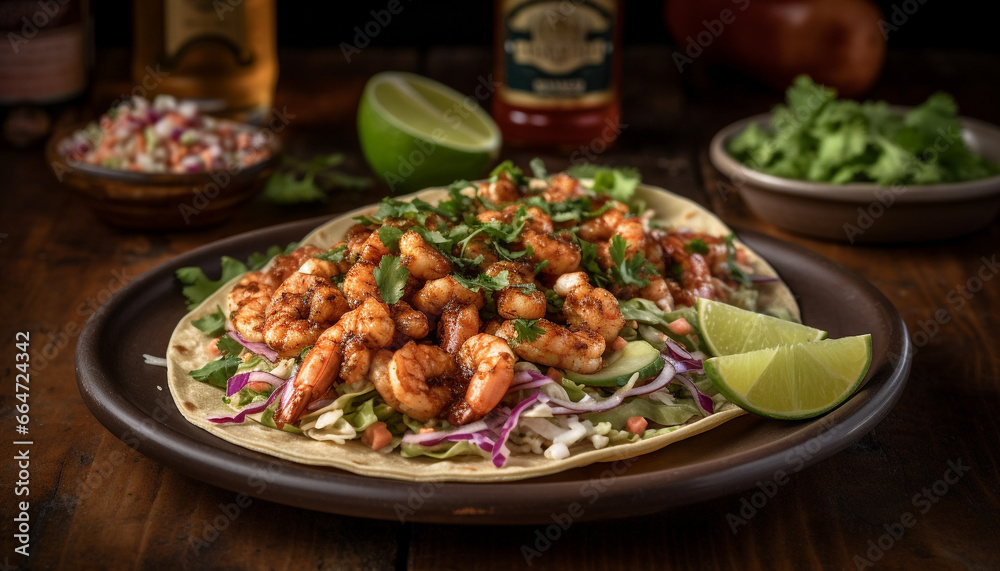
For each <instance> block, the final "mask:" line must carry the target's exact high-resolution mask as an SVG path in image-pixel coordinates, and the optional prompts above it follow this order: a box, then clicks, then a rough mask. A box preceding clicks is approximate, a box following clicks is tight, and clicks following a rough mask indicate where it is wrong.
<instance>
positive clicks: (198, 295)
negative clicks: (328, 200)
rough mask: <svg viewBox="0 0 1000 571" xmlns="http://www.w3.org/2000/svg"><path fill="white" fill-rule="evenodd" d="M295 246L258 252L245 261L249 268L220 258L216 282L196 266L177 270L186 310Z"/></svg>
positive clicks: (232, 260) (231, 259) (176, 274)
mask: <svg viewBox="0 0 1000 571" xmlns="http://www.w3.org/2000/svg"><path fill="white" fill-rule="evenodd" d="M296 246H297V243H295V242H292V243H291V244H289V245H288V246H286V247H285V248H284V249H282V248H281V247H280V246H271V247H270V248H268V249H267V251H266V252H264V253H263V254H261V253H259V252H255V253H253V254H250V257H249V258H248V260H247V262H248V263H249V267H248V266H247V264H244V263H243V262H241V261H239V260H237V259H235V258H231V257H229V256H222V261H221V264H220V265H221V266H222V275H221V276H220V277H219V279H217V280H213V279H211V278H209V277H208V276H207V275H205V272H204V270H202V269H201V268H200V267H197V266H186V267H183V268H177V271H176V272H174V275H175V276H177V280H178V281H180V282H181V284H183V286H184V287H183V288H182V289H181V293H183V294H184V297H185V298H187V308H188V309H194V308H196V307H198V304H200V303H201V302H203V301H205V300H206V299H207V298H208V296H210V295H212V294H213V293H215V291H216V290H218V289H219V288H220V287H222V284H224V283H226V282H228V281H229V280H231V279H233V278H235V277H236V276H238V275H240V274H243V273H246V272H247V271H254V270H258V269H260V268H262V267H264V265H266V264H267V263H268V262H269V261H271V258H273V257H274V256H277V255H278V254H281V253H285V254H287V253H290V252H291V251H292V250H294V249H295V248H296Z"/></svg>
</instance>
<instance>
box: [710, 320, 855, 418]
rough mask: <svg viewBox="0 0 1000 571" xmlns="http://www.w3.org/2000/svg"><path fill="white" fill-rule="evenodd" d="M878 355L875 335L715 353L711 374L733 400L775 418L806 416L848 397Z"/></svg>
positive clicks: (712, 378) (832, 405) (834, 405)
mask: <svg viewBox="0 0 1000 571" xmlns="http://www.w3.org/2000/svg"><path fill="white" fill-rule="evenodd" d="M871 360H872V338H871V335H857V336H855V337H845V338H843V339H825V340H822V341H813V342H808V343H795V344H794V345H783V346H779V347H772V348H769V349H761V350H759V351H751V352H749V353H741V354H737V355H728V356H724V357H713V358H711V359H708V360H706V361H705V374H706V375H708V378H709V379H710V380H711V381H712V384H713V385H715V388H717V389H718V390H719V392H720V393H722V394H723V395H725V397H726V398H727V399H729V401H730V402H732V403H734V404H736V405H737V406H739V407H740V408H743V409H745V410H748V411H750V412H753V413H756V414H759V415H761V416H767V417H770V418H782V419H802V418H811V417H813V416H817V415H820V414H822V413H824V412H827V411H828V410H830V409H832V408H834V407H836V406H837V405H839V404H840V403H842V402H843V401H844V400H845V399H847V397H849V396H851V394H852V393H853V392H854V391H855V390H856V389H857V388H858V386H859V385H860V384H861V381H862V380H864V378H865V374H866V373H867V372H868V367H869V366H870V365H871Z"/></svg>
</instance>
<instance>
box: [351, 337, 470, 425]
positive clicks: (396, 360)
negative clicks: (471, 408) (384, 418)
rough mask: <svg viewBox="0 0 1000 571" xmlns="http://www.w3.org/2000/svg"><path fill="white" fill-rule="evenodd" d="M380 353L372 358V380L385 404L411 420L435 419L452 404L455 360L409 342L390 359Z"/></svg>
mask: <svg viewBox="0 0 1000 571" xmlns="http://www.w3.org/2000/svg"><path fill="white" fill-rule="evenodd" d="M386 353H388V351H385V352H381V351H380V352H379V353H378V354H377V355H376V356H375V358H374V359H373V366H372V373H371V375H370V376H371V380H372V384H373V385H375V390H377V391H378V393H379V394H380V395H382V398H383V399H385V402H386V404H388V405H389V406H391V407H392V408H394V409H396V410H398V411H399V412H401V413H403V414H406V415H408V416H409V417H410V418H413V419H416V420H420V421H426V420H430V419H432V418H434V417H436V416H437V415H438V414H439V413H440V412H441V411H442V410H443V409H444V407H445V406H446V405H447V404H448V402H449V401H451V395H452V391H451V388H450V385H451V384H453V382H454V381H453V380H452V379H453V377H454V376H455V375H456V374H457V372H458V365H457V364H456V363H455V358H454V357H453V356H452V355H450V354H448V353H446V352H445V351H443V350H442V349H441V348H439V347H436V346H434V345H417V344H416V343H414V342H413V341H410V342H409V343H407V344H406V345H403V346H402V347H401V348H400V349H399V350H397V351H396V352H395V353H392V356H391V357H387V355H386Z"/></svg>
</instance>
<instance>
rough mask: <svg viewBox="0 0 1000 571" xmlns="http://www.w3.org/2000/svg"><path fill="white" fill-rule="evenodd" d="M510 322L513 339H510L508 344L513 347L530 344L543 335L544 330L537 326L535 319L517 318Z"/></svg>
mask: <svg viewBox="0 0 1000 571" xmlns="http://www.w3.org/2000/svg"><path fill="white" fill-rule="evenodd" d="M511 321H512V323H513V325H514V338H513V339H510V340H509V343H510V344H511V345H513V346H515V347H516V346H517V345H519V344H521V343H532V342H534V341H535V340H536V339H538V337H539V336H541V335H542V334H543V333H545V329H544V328H543V327H542V326H540V325H538V320H537V319H521V318H518V319H513V320H511Z"/></svg>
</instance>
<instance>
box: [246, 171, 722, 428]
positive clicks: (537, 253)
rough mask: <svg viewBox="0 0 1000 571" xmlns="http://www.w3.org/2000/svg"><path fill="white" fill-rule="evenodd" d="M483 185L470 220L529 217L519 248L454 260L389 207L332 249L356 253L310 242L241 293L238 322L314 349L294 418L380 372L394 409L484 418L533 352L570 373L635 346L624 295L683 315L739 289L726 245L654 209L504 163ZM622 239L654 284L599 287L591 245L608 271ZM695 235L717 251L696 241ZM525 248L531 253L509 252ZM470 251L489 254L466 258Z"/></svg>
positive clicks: (277, 344)
mask: <svg viewBox="0 0 1000 571" xmlns="http://www.w3.org/2000/svg"><path fill="white" fill-rule="evenodd" d="M477 195H478V196H479V197H480V200H478V201H474V202H472V204H471V207H472V208H474V209H475V211H474V212H470V213H469V216H474V217H475V218H476V220H478V221H479V222H489V221H493V220H497V221H499V222H501V223H507V224H509V223H511V221H512V220H513V219H514V218H515V217H519V219H520V220H523V221H524V225H523V228H522V229H521V230H520V232H519V233H518V234H517V236H516V239H515V241H514V242H512V243H510V244H508V245H507V246H509V249H508V250H506V251H507V252H508V256H507V259H505V258H504V256H503V255H501V252H502V251H503V250H501V249H498V248H496V247H495V245H494V244H492V243H491V242H490V240H489V238H488V237H486V236H485V235H477V236H475V237H474V238H475V239H472V240H469V241H467V243H465V244H463V246H462V247H461V248H459V247H458V246H455V247H454V250H453V251H452V252H448V254H450V255H445V254H446V253H445V252H443V251H441V250H439V249H438V248H437V246H435V245H432V244H429V243H428V242H427V241H426V240H425V239H424V237H422V234H421V232H420V231H418V228H417V225H418V222H417V221H415V220H413V219H408V218H384V219H382V220H381V221H378V222H376V221H371V220H369V221H368V223H361V224H357V225H355V226H354V227H352V228H351V229H350V230H349V231H348V232H347V235H346V240H344V241H343V242H339V243H337V244H334V245H333V246H332V248H331V250H330V252H334V251H340V252H342V256H341V258H340V259H341V261H340V262H336V263H335V262H331V261H328V260H329V259H335V258H332V257H330V256H326V257H325V259H323V258H320V257H316V256H317V255H320V254H322V253H323V252H322V251H321V250H319V249H318V248H315V247H311V246H306V247H301V248H299V249H298V250H295V251H294V252H293V253H291V254H288V255H283V256H279V257H277V258H276V259H275V260H274V262H273V263H272V264H271V265H270V267H269V268H268V269H267V270H266V271H257V272H253V273H250V274H247V275H246V276H245V277H244V278H243V279H242V280H241V281H240V282H239V284H238V285H237V286H236V287H235V288H233V289H232V290H231V292H230V293H229V294H228V312H229V316H230V319H231V322H232V326H233V327H234V328H235V329H236V330H237V331H238V332H239V333H240V334H241V335H242V336H243V337H245V338H246V339H247V340H248V341H251V342H258V343H266V344H267V345H268V346H269V347H270V348H272V349H273V350H275V351H277V353H278V354H279V355H280V356H281V357H284V358H290V357H296V356H298V355H300V353H301V352H302V351H303V350H304V349H306V348H309V347H311V349H309V350H308V351H307V352H306V353H305V355H304V357H303V358H302V362H301V365H300V367H299V370H298V373H297V374H296V376H295V377H294V380H293V386H292V389H291V393H290V394H289V393H286V395H288V396H287V398H285V399H284V402H283V405H282V406H281V407H280V408H279V410H277V412H276V413H275V415H274V421H275V423H276V424H277V425H278V427H281V426H283V425H284V424H288V423H294V422H296V421H298V420H299V419H300V418H301V417H302V416H303V414H304V413H305V411H307V409H308V406H309V405H310V403H313V402H315V401H318V400H321V399H324V398H328V397H329V394H328V393H330V394H332V393H331V391H332V390H333V389H334V387H335V385H336V384H337V383H345V382H346V383H355V382H359V381H362V380H365V379H367V380H370V381H371V383H372V384H373V385H374V387H375V390H376V391H377V392H378V393H379V395H381V397H382V399H383V400H384V401H385V402H386V403H387V404H388V405H389V406H391V407H392V408H393V409H395V410H397V411H399V412H400V413H403V414H406V415H408V416H409V417H411V418H413V419H415V420H418V421H431V420H435V419H440V420H446V421H447V422H448V423H450V424H451V425H455V426H460V425H464V424H468V423H470V422H474V421H476V420H478V419H480V418H482V417H483V416H485V415H486V414H488V413H489V412H490V411H491V410H493V409H494V408H496V407H497V406H498V404H500V403H501V401H502V400H503V399H504V398H505V396H506V395H507V393H508V389H509V387H510V385H511V382H512V379H513V376H514V365H515V363H516V362H517V361H518V360H525V361H529V362H531V363H534V364H536V365H538V366H540V367H542V370H545V368H546V367H548V368H549V369H548V370H549V372H550V374H555V375H558V374H559V372H560V371H574V372H579V373H594V372H597V371H599V370H600V368H601V366H602V357H603V356H604V355H605V354H606V352H609V351H612V350H615V349H620V348H621V347H623V346H624V343H625V341H624V339H622V338H621V337H620V336H619V333H620V331H621V329H622V328H623V327H624V326H625V324H626V323H625V319H624V318H623V317H622V312H621V310H620V307H619V299H627V298H631V297H642V298H645V299H649V300H651V301H653V302H655V303H657V304H658V305H659V306H660V307H661V308H663V309H665V310H670V309H672V308H674V307H675V306H680V305H685V306H689V305H692V304H693V303H694V300H695V299H696V298H698V297H707V298H711V299H717V298H720V297H723V296H724V295H725V292H726V291H727V287H729V286H731V285H732V284H730V283H726V282H727V280H730V277H729V270H728V269H727V268H726V267H725V266H726V255H727V250H726V245H725V244H724V241H723V240H721V239H719V238H716V237H711V236H703V235H694V234H690V233H687V234H681V233H676V232H668V231H665V230H662V229H655V228H651V227H650V222H649V219H650V216H649V215H648V214H647V215H645V216H640V215H635V214H632V213H630V211H629V208H628V206H627V205H625V204H623V203H620V202H617V201H614V200H611V199H610V198H608V197H606V196H594V194H593V192H591V191H589V190H587V189H585V188H584V187H583V186H582V185H581V184H580V183H579V182H578V181H577V180H575V179H573V178H571V177H570V176H568V175H566V174H559V175H556V176H554V177H553V178H552V179H551V180H550V181H548V182H547V183H546V184H545V186H544V188H536V187H530V186H529V185H520V186H519V185H517V184H515V183H514V182H512V181H511V179H510V178H509V177H508V176H507V175H506V174H505V173H501V174H500V175H498V176H497V177H495V180H493V182H488V183H481V184H480V185H478V188H477ZM529 196H540V197H541V198H542V199H543V200H544V201H545V203H547V204H554V203H558V202H563V201H567V200H576V199H580V198H587V199H588V200H589V207H590V211H589V212H590V214H591V215H590V216H585V217H584V218H585V220H584V221H583V223H582V224H581V223H578V222H577V221H575V220H570V221H566V222H559V223H556V222H553V220H552V218H551V217H550V216H549V215H547V214H546V211H545V210H544V209H543V208H540V207H539V206H538V202H537V201H535V202H534V203H533V204H532V205H526V204H525V203H524V202H523V199H525V198H526V197H529ZM486 205H489V206H486ZM598 212H600V214H599V215H597V214H596V213H598ZM380 225H388V226H392V227H394V228H395V229H397V230H398V231H399V232H401V237H400V238H399V240H398V244H397V245H395V246H394V248H393V249H394V250H396V249H398V258H397V259H398V262H399V264H401V265H403V266H405V267H406V269H407V270H408V274H409V275H408V277H407V279H406V283H405V287H404V288H403V293H402V295H401V297H400V298H399V299H398V300H396V301H395V302H394V303H391V304H390V303H386V301H385V300H383V299H382V296H381V293H380V290H379V286H378V283H377V280H376V277H375V276H376V268H377V267H378V266H379V264H380V262H381V261H382V260H383V257H385V256H389V255H392V254H391V252H390V247H389V246H387V245H386V244H384V243H383V242H382V238H380V233H379V232H378V229H379V227H380ZM451 225H453V223H452V222H449V221H448V220H447V219H445V218H443V217H441V216H440V215H437V214H431V215H429V216H428V217H427V218H426V219H425V220H424V221H423V227H424V228H427V229H434V230H436V231H447V230H448V228H449V227H450V226H451ZM397 234H398V233H397ZM614 236H621V237H622V238H623V239H624V240H625V243H626V245H627V248H626V257H627V258H629V257H632V256H636V255H639V254H640V253H641V254H642V255H643V256H645V259H646V260H647V261H648V262H649V264H648V265H647V266H646V268H647V269H646V271H647V275H646V276H645V277H646V281H647V282H648V285H646V286H644V287H638V286H636V285H629V286H621V285H618V284H615V283H614V282H612V281H610V280H603V281H604V282H610V283H605V285H606V287H598V286H597V285H595V284H593V283H591V279H590V278H591V276H590V275H588V273H587V272H585V271H582V269H581V263H582V258H583V256H582V251H581V247H580V243H581V242H580V241H587V242H589V243H591V244H593V245H594V246H595V247H596V252H597V262H598V264H599V265H600V266H601V267H602V268H603V269H604V270H605V271H607V270H608V269H609V268H611V267H612V266H614V265H615V260H614V259H613V258H612V256H611V254H610V252H609V251H610V248H611V240H612V238H613V237H614ZM695 239H698V240H700V241H701V242H700V247H699V250H701V251H702V252H703V253H693V252H692V248H690V247H688V246H689V244H691V242H692V241H693V240H695ZM510 251H516V252H520V253H522V254H521V255H519V256H517V257H516V259H509V258H512V257H513V256H510V255H509V252H510ZM459 258H460V259H461V260H464V261H467V262H468V261H470V260H475V262H474V263H471V265H470V264H464V267H462V268H461V269H459V268H456V267H455V263H454V262H455V260H456V259H459ZM591 271H593V270H591ZM479 274H485V275H486V276H491V277H498V276H503V277H506V281H505V282H503V283H506V284H508V285H506V286H504V287H501V288H499V289H497V290H496V291H491V292H489V294H487V292H486V291H485V290H483V289H477V288H474V287H473V288H471V289H470V288H469V287H466V285H463V283H462V281H460V280H459V279H456V276H457V275H459V276H461V277H465V278H469V277H475V276H476V275H479ZM463 281H464V280H463ZM466 283H468V282H467V281H466ZM549 290H551V292H552V293H551V294H550V297H549V298H547V297H546V294H545V292H546V291H549ZM556 298H558V299H556ZM553 302H555V303H553ZM556 306H559V308H558V309H556ZM519 320H520V323H524V322H525V321H524V320H529V321H527V322H528V323H530V324H531V327H532V330H533V333H534V335H532V336H531V338H527V337H525V338H521V334H520V333H519V331H518V323H519Z"/></svg>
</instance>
